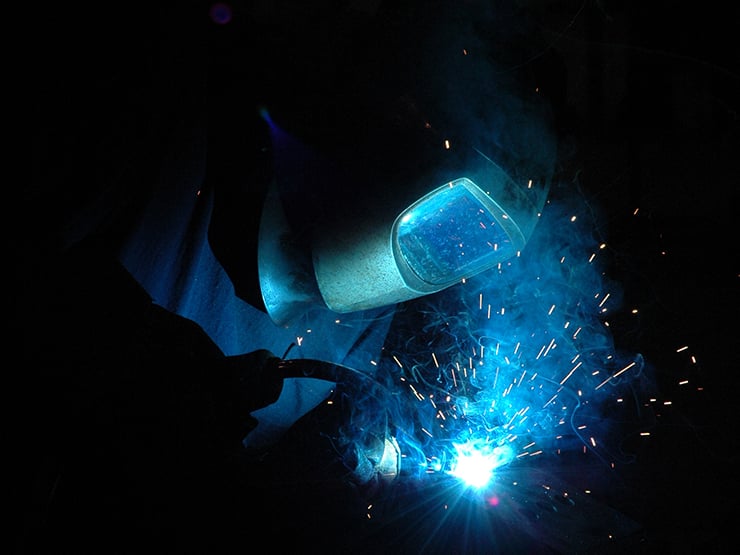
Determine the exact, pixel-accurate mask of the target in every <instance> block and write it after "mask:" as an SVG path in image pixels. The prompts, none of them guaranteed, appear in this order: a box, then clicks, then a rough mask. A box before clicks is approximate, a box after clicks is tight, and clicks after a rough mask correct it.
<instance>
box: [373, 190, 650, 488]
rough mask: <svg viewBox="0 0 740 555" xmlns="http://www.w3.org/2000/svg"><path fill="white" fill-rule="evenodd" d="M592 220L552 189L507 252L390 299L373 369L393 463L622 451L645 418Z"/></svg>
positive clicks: (616, 295)
mask: <svg viewBox="0 0 740 555" xmlns="http://www.w3.org/2000/svg"><path fill="white" fill-rule="evenodd" d="M602 229H603V224H602V223H601V221H600V218H599V215H598V213H597V211H596V210H595V209H594V207H593V205H592V204H591V203H589V202H588V200H587V199H586V197H585V196H584V195H583V194H581V193H578V192H576V191H575V190H572V189H570V188H568V187H560V188H557V189H556V190H554V191H553V194H552V195H551V197H550V200H549V201H548V203H547V204H546V206H545V209H544V210H543V212H542V214H541V217H540V221H539V223H538V225H537V227H536V229H535V232H534V234H533V236H532V238H531V240H530V242H529V243H528V245H527V246H526V248H525V249H524V250H523V251H522V252H521V253H520V255H519V256H516V257H515V258H513V259H511V260H509V261H507V262H505V263H502V264H500V265H499V267H498V268H496V269H494V270H491V271H488V272H486V273H483V274H480V275H478V276H476V277H474V278H472V279H468V280H466V281H464V282H463V283H460V284H459V285H457V286H454V287H451V288H449V289H447V290H445V291H442V292H440V293H438V294H436V295H433V296H430V297H427V298H422V299H419V300H416V301H413V302H408V303H406V304H405V305H404V306H403V307H402V308H400V309H399V312H398V314H397V315H396V318H395V320H394V323H393V325H392V326H391V329H390V330H389V334H388V339H387V341H386V344H385V346H384V349H383V352H384V356H383V359H382V360H381V361H380V364H379V367H378V371H377V374H376V375H377V379H378V380H379V381H380V382H382V383H384V384H385V385H386V388H387V390H388V391H390V392H392V393H391V394H389V395H388V399H385V401H384V402H385V408H386V409H387V411H388V412H389V413H390V414H391V416H390V421H391V422H392V423H393V426H394V430H393V433H394V434H395V437H396V439H397V440H398V442H399V444H400V446H401V450H402V452H403V461H404V462H403V469H404V471H405V473H406V474H410V475H413V476H417V477H421V476H423V475H426V474H429V473H435V474H436V473H447V474H455V475H458V476H460V477H461V478H464V476H462V475H461V474H462V472H463V470H462V469H461V468H460V465H461V464H462V463H464V462H465V461H469V459H470V457H471V456H472V457H475V456H478V457H480V456H481V455H482V456H483V458H484V459H485V460H486V461H488V465H489V467H490V471H495V468H499V467H502V466H507V465H514V464H521V463H522V462H524V461H526V462H527V463H530V462H531V463H535V461H536V460H544V459H547V458H548V457H558V456H560V457H563V456H567V455H568V454H570V453H576V452H577V453H581V452H584V453H592V454H594V455H596V456H597V457H598V458H599V459H600V460H601V461H602V462H603V463H604V464H605V465H607V466H613V465H615V464H623V463H627V462H630V461H631V457H630V455H629V454H627V453H624V452H623V451H622V449H621V444H622V440H623V439H624V438H625V437H626V436H627V435H629V434H633V433H636V430H638V429H639V426H641V425H644V422H642V421H641V420H642V419H643V415H642V414H641V410H640V407H641V406H642V400H643V399H642V397H644V396H645V395H646V394H647V393H648V392H649V391H650V390H651V388H652V379H651V378H650V375H649V374H650V372H649V365H647V364H646V362H645V360H644V359H643V357H642V355H641V354H640V353H636V352H630V351H628V350H624V349H621V348H620V346H619V344H618V342H617V341H616V340H615V338H614V336H613V334H612V331H611V329H610V327H609V320H610V318H611V317H612V316H614V315H616V314H618V313H620V312H621V311H623V310H624V308H623V307H622V304H621V298H622V295H621V289H620V286H619V284H618V283H615V282H614V281H613V280H611V279H610V278H609V276H608V268H609V263H610V254H609V253H610V251H609V249H608V247H607V245H606V244H605V243H603V241H602V240H601V238H600V237H599V234H600V233H602ZM538 458H539V459H538ZM535 464H536V463H535ZM485 482H486V480H483V481H482V482H480V484H479V485H483V484H485Z"/></svg>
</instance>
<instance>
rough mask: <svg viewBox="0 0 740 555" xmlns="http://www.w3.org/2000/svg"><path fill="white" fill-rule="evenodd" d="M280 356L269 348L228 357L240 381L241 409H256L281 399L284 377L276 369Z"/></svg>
mask: <svg viewBox="0 0 740 555" xmlns="http://www.w3.org/2000/svg"><path fill="white" fill-rule="evenodd" d="M279 362H280V358H279V357H278V356H276V355H274V354H273V353H272V352H270V351H268V350H267V349H258V350H256V351H252V352H250V353H245V354H242V355H234V356H227V357H226V365H227V368H228V370H229V371H230V372H231V373H232V375H233V376H234V378H235V380H236V382H237V389H238V398H239V403H238V404H239V407H240V410H243V411H245V412H252V411H254V410H257V409H260V408H263V407H266V406H267V405H270V404H272V403H274V402H275V401H277V400H278V397H280V392H281V391H282V390H283V378H282V377H281V376H280V374H279V373H278V372H277V371H276V369H277V365H278V363H279Z"/></svg>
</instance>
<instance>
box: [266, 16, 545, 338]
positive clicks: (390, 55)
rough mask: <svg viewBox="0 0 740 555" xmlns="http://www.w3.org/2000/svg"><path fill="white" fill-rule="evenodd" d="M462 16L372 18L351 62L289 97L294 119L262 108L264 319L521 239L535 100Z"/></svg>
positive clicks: (532, 216)
mask: <svg viewBox="0 0 740 555" xmlns="http://www.w3.org/2000/svg"><path fill="white" fill-rule="evenodd" d="M474 26H477V27H480V26H481V20H480V19H476V18H474V17H471V16H470V14H465V13H464V11H462V10H457V11H453V12H452V13H449V14H447V15H445V14H444V13H442V14H440V13H435V14H434V17H422V15H420V16H419V17H417V18H415V19H414V20H413V25H409V26H403V25H400V26H399V25H397V24H396V25H395V26H391V27H392V28H391V30H390V31H389V29H388V27H387V26H386V27H384V28H383V29H382V30H379V29H377V28H374V29H372V31H370V32H369V33H368V35H369V36H370V37H373V40H371V41H370V42H372V44H373V45H374V46H373V47H372V48H371V49H368V48H367V47H366V48H365V49H364V50H363V49H359V50H357V49H355V50H353V51H352V54H351V56H352V64H353V67H354V68H355V69H354V70H353V71H352V72H351V73H349V74H345V75H343V76H342V79H341V80H340V82H339V83H336V82H335V83H333V84H332V90H331V91H328V90H324V91H320V92H317V93H316V94H314V95H310V96H309V97H307V98H305V97H304V98H303V100H304V101H305V102H307V103H308V104H309V105H308V106H305V107H304V108H303V111H302V113H301V114H300V115H299V116H298V117H296V118H294V119H299V120H303V126H302V127H301V126H295V125H291V123H290V118H287V119H286V118H284V119H282V120H280V117H279V114H278V115H276V114H273V113H272V112H271V110H270V107H263V109H262V115H263V117H264V119H265V121H266V123H267V125H268V126H269V128H270V134H271V138H272V141H271V142H272V145H271V148H272V154H273V159H274V162H275V167H274V170H275V172H274V176H275V180H274V183H273V190H272V192H271V193H270V194H269V195H268V197H267V200H266V202H265V207H264V210H263V214H262V222H261V228H260V239H259V254H258V259H259V277H260V286H261V291H262V297H263V300H264V304H265V307H266V309H267V311H268V313H269V314H270V316H271V317H272V319H273V320H274V321H275V322H276V323H278V324H285V323H287V322H288V321H290V319H291V318H292V317H294V316H295V315H296V314H297V313H300V312H303V311H305V310H307V309H308V308H309V307H311V306H321V307H323V308H326V309H328V310H330V311H333V312H336V313H348V312H356V311H363V310H370V309H375V308H377V307H382V306H386V305H393V304H395V303H399V302H403V301H406V300H409V299H413V298H416V297H420V296H423V295H429V294H432V293H435V292H438V291H441V290H443V289H445V288H448V287H450V286H451V285H454V284H456V283H460V282H461V281H462V280H464V279H465V278H469V277H471V276H474V275H476V274H479V273H481V272H484V271H487V270H490V269H491V268H495V267H497V266H498V265H499V264H502V263H504V262H505V261H507V260H509V259H511V258H512V257H515V256H517V255H518V254H519V253H521V252H522V250H523V249H524V248H525V245H526V244H527V241H528V239H529V237H530V236H531V234H532V232H533V230H534V228H535V226H536V223H537V220H538V218H539V216H540V213H541V210H542V208H543V205H544V203H545V201H546V198H547V194H548V190H549V187H550V181H551V179H552V175H553V170H554V160H555V146H554V136H553V134H552V132H551V129H550V127H549V123H550V118H549V112H548V106H547V102H546V101H545V100H544V99H543V98H541V97H540V96H539V92H538V90H537V83H536V80H532V79H527V78H524V79H522V75H520V74H521V73H524V72H522V71H513V70H508V69H507V67H508V66H502V65H500V64H499V63H497V62H495V61H494V59H495V58H494V57H493V55H492V50H495V45H492V44H491V41H490V40H488V39H487V38H482V33H481V31H480V29H478V28H477V27H476V28H474ZM483 27H485V25H484V26H483ZM488 31H489V32H491V33H493V32H494V31H495V29H493V28H491V29H488ZM379 36H381V37H382V40H381V41H378V40H377V37H379ZM379 45H382V46H379ZM506 63H509V62H506ZM286 122H287V123H286Z"/></svg>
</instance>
